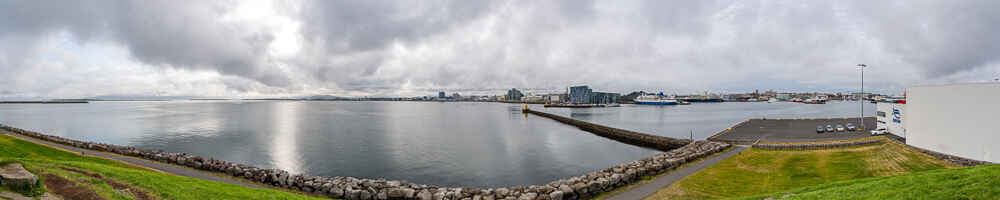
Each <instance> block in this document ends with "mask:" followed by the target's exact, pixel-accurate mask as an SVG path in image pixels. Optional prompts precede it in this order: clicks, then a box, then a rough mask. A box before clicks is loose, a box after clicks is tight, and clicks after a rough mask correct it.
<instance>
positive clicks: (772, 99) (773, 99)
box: [767, 98, 778, 103]
mask: <svg viewBox="0 0 1000 200" xmlns="http://www.w3.org/2000/svg"><path fill="white" fill-rule="evenodd" d="M774 102H778V99H775V98H771V99H768V100H767V103H774Z"/></svg>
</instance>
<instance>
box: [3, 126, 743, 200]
mask: <svg viewBox="0 0 1000 200" xmlns="http://www.w3.org/2000/svg"><path fill="white" fill-rule="evenodd" d="M0 128H2V129H5V130H8V131H10V132H13V133H16V134H20V135H24V136H28V137H33V138H38V139H41V140H45V141H49V142H53V143H59V144H63V145H68V146H74V147H77V148H84V149H90V150H95V151H103V152H111V153H116V154H121V155H127V156H133V157H141V158H145V159H148V160H155V161H160V162H165V163H170V164H175V165H180V166H187V167H191V168H195V169H200V170H204V171H209V172H218V173H225V174H229V175H231V176H234V177H238V178H243V179H246V180H250V181H253V182H257V183H260V184H264V185H272V186H276V187H281V188H288V189H291V190H298V191H302V192H306V193H312V194H316V195H323V196H328V197H331V198H342V199H348V200H356V199H357V200H383V199H420V200H437V199H456V200H457V199H463V200H464V199H470V200H480V199H482V200H492V199H518V200H522V199H523V200H560V199H590V198H592V197H595V196H597V195H598V194H600V193H602V192H607V191H611V190H613V189H615V188H618V187H622V186H625V185H628V184H631V183H635V182H637V181H639V180H642V177H644V176H652V175H656V174H660V173H663V172H666V171H669V170H672V169H674V168H677V167H678V166H680V165H681V164H684V163H687V162H690V161H693V160H696V159H699V158H702V157H705V156H708V155H711V154H714V153H718V152H721V151H723V150H725V149H727V148H728V147H729V146H730V145H729V144H726V143H719V142H711V141H697V142H691V143H689V144H686V145H683V146H681V147H679V148H674V149H673V150H671V151H667V152H664V153H661V154H657V155H655V156H652V157H648V158H643V159H639V160H635V161H632V162H629V163H624V164H619V165H617V166H614V167H612V168H607V169H604V170H600V171H596V172H591V173H587V174H585V175H581V176H576V177H571V178H568V179H562V180H557V181H553V182H551V183H549V184H546V185H532V186H515V187H505V188H457V187H438V186H433V185H424V184H413V183H408V182H406V181H394V180H384V179H362V178H353V177H340V176H338V177H324V176H309V175H301V174H290V173H288V172H286V171H284V170H279V169H262V168H257V167H254V166H249V165H244V164H236V163H232V162H228V161H223V160H216V159H212V158H205V157H200V156H196V155H191V154H186V153H171V152H163V151H157V150H146V149H140V148H135V147H129V146H120V145H112V144H100V143H92V142H82V141H76V140H72V139H66V138H62V137H57V136H50V135H45V134H41V133H37V132H33V131H27V130H23V129H18V128H13V127H6V126H3V127H0Z"/></svg>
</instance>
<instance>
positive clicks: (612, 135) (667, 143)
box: [523, 109, 691, 151]
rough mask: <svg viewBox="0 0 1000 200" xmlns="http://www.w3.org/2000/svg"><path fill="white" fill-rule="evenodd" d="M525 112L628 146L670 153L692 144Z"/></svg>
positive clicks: (542, 113)
mask: <svg viewBox="0 0 1000 200" xmlns="http://www.w3.org/2000/svg"><path fill="white" fill-rule="evenodd" d="M523 111H524V112H525V113H531V114H535V115H538V116H542V117H546V118H549V119H553V120H556V121H559V122H562V123H565V124H569V125H572V126H576V127H578V128H580V129H581V130H584V131H587V132H591V133H593V134H595V135H598V136H601V137H606V138H609V139H612V140H616V141H619V142H623V143H626V144H631V145H636V146H641V147H647V148H653V149H658V150H660V151H670V150H672V149H676V148H679V147H682V146H684V145H687V144H689V143H691V140H689V139H676V138H669V137H663V136H659V135H650V134H645V133H638V132H634V131H629V130H624V129H617V128H611V127H607V126H602V125H598V124H594V123H590V122H585V121H582V120H576V119H573V118H569V117H563V116H559V115H554V114H549V113H544V112H539V111H534V110H530V109H524V110H523Z"/></svg>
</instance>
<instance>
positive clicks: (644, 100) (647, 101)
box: [635, 93, 677, 105]
mask: <svg viewBox="0 0 1000 200" xmlns="http://www.w3.org/2000/svg"><path fill="white" fill-rule="evenodd" d="M635 104H642V105H677V100H676V99H671V98H667V97H665V96H663V93H660V94H657V95H642V96H639V97H636V98H635Z"/></svg>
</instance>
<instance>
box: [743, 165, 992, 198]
mask: <svg viewBox="0 0 1000 200" xmlns="http://www.w3.org/2000/svg"><path fill="white" fill-rule="evenodd" d="M768 197H772V198H776V199H1000V165H995V164H994V165H983V166H976V167H966V168H957V169H940V170H931V171H924V172H915V173H911V174H905V175H897V176H890V177H879V178H864V179H857V180H848V181H840V182H835V183H829V184H822V185H818V186H811V187H804V188H799V189H793V190H789V191H785V192H779V193H772V194H768V195H760V196H755V197H748V198H744V199H764V198H768Z"/></svg>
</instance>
